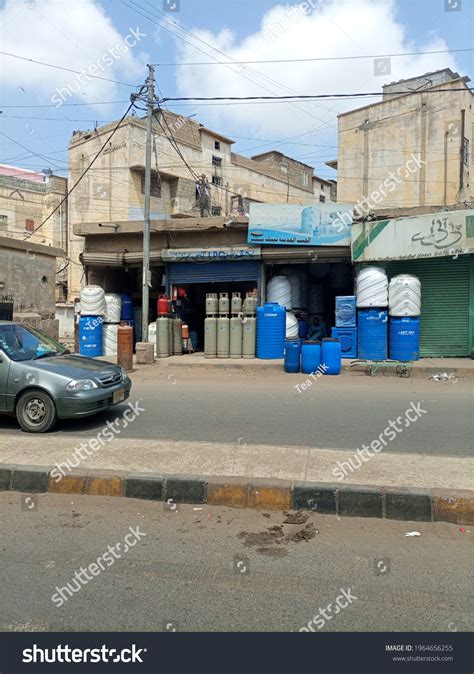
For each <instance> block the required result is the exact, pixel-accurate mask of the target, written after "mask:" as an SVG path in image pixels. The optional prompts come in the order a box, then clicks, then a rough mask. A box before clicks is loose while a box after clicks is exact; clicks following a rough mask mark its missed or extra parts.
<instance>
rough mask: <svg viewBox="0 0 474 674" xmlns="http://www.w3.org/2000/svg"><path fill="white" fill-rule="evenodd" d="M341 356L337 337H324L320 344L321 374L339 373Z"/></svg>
mask: <svg viewBox="0 0 474 674" xmlns="http://www.w3.org/2000/svg"><path fill="white" fill-rule="evenodd" d="M341 358H342V353H341V342H340V341H339V339H334V338H332V337H325V338H324V339H323V341H322V345H321V370H323V374H340V373H341V365H342V360H341ZM323 366H324V367H323Z"/></svg>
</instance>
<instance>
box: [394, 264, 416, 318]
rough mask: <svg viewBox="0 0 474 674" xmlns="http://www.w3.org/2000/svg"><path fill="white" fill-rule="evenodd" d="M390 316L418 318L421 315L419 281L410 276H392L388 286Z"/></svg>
mask: <svg viewBox="0 0 474 674" xmlns="http://www.w3.org/2000/svg"><path fill="white" fill-rule="evenodd" d="M388 313H389V314H390V316H419V315H420V314H421V283H420V279H419V278H417V277H416V276H412V275H411V274H400V275H399V276H394V277H393V278H392V279H391V281H390V283H389V286H388Z"/></svg>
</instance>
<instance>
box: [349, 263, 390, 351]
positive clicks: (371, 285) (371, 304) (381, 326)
mask: <svg viewBox="0 0 474 674" xmlns="http://www.w3.org/2000/svg"><path fill="white" fill-rule="evenodd" d="M356 294H357V326H358V336H357V337H358V338H357V344H358V349H357V350H358V356H359V358H362V359H364V360H386V359H387V321H388V312H387V306H388V279H387V274H386V273H385V270H384V269H382V268H380V267H365V268H364V269H362V270H361V271H360V272H359V275H358V276H357V291H356Z"/></svg>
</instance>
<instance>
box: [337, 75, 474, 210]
mask: <svg viewBox="0 0 474 674" xmlns="http://www.w3.org/2000/svg"><path fill="white" fill-rule="evenodd" d="M469 81H470V80H469V78H468V77H461V76H460V75H459V74H458V73H454V72H452V71H451V70H450V69H449V68H446V69H444V70H440V71H437V72H433V73H426V74H425V75H421V76H419V77H413V78H411V79H408V80H401V81H399V82H394V83H392V84H387V85H385V86H384V87H383V98H382V100H381V101H380V102H378V103H375V104H373V105H367V106H365V107H362V108H358V109H356V110H351V111H349V112H346V113H343V114H341V115H339V138H338V145H339V149H338V160H337V163H336V162H328V165H329V166H331V167H333V168H337V170H338V177H337V189H338V200H339V201H341V202H349V203H355V204H357V205H358V207H357V211H358V212H359V214H360V215H362V216H363V215H367V214H368V213H369V212H371V211H373V212H374V213H377V212H378V213H380V214H382V213H383V214H384V215H387V216H397V215H401V214H412V215H416V214H417V213H429V212H435V211H440V210H443V208H444V207H447V208H466V204H467V205H468V207H470V205H472V202H473V200H474V188H473V185H472V181H471V173H472V141H473V124H474V116H473V109H472V105H473V98H474V97H473V94H472V93H471V92H470V91H469V88H468V85H467V83H468V82H469ZM433 89H434V90H435V91H433V92H431V93H430V90H433ZM413 91H416V92H417V93H416V94H413V93H411V92H413ZM405 92H407V93H405ZM408 92H410V93H408Z"/></svg>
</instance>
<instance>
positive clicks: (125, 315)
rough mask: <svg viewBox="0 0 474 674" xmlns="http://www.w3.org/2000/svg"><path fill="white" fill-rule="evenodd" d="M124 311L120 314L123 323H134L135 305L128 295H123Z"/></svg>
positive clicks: (121, 295)
mask: <svg viewBox="0 0 474 674" xmlns="http://www.w3.org/2000/svg"><path fill="white" fill-rule="evenodd" d="M120 297H121V298H122V309H121V312H120V320H121V321H133V303H132V297H131V295H129V294H128V293H121V294H120Z"/></svg>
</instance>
